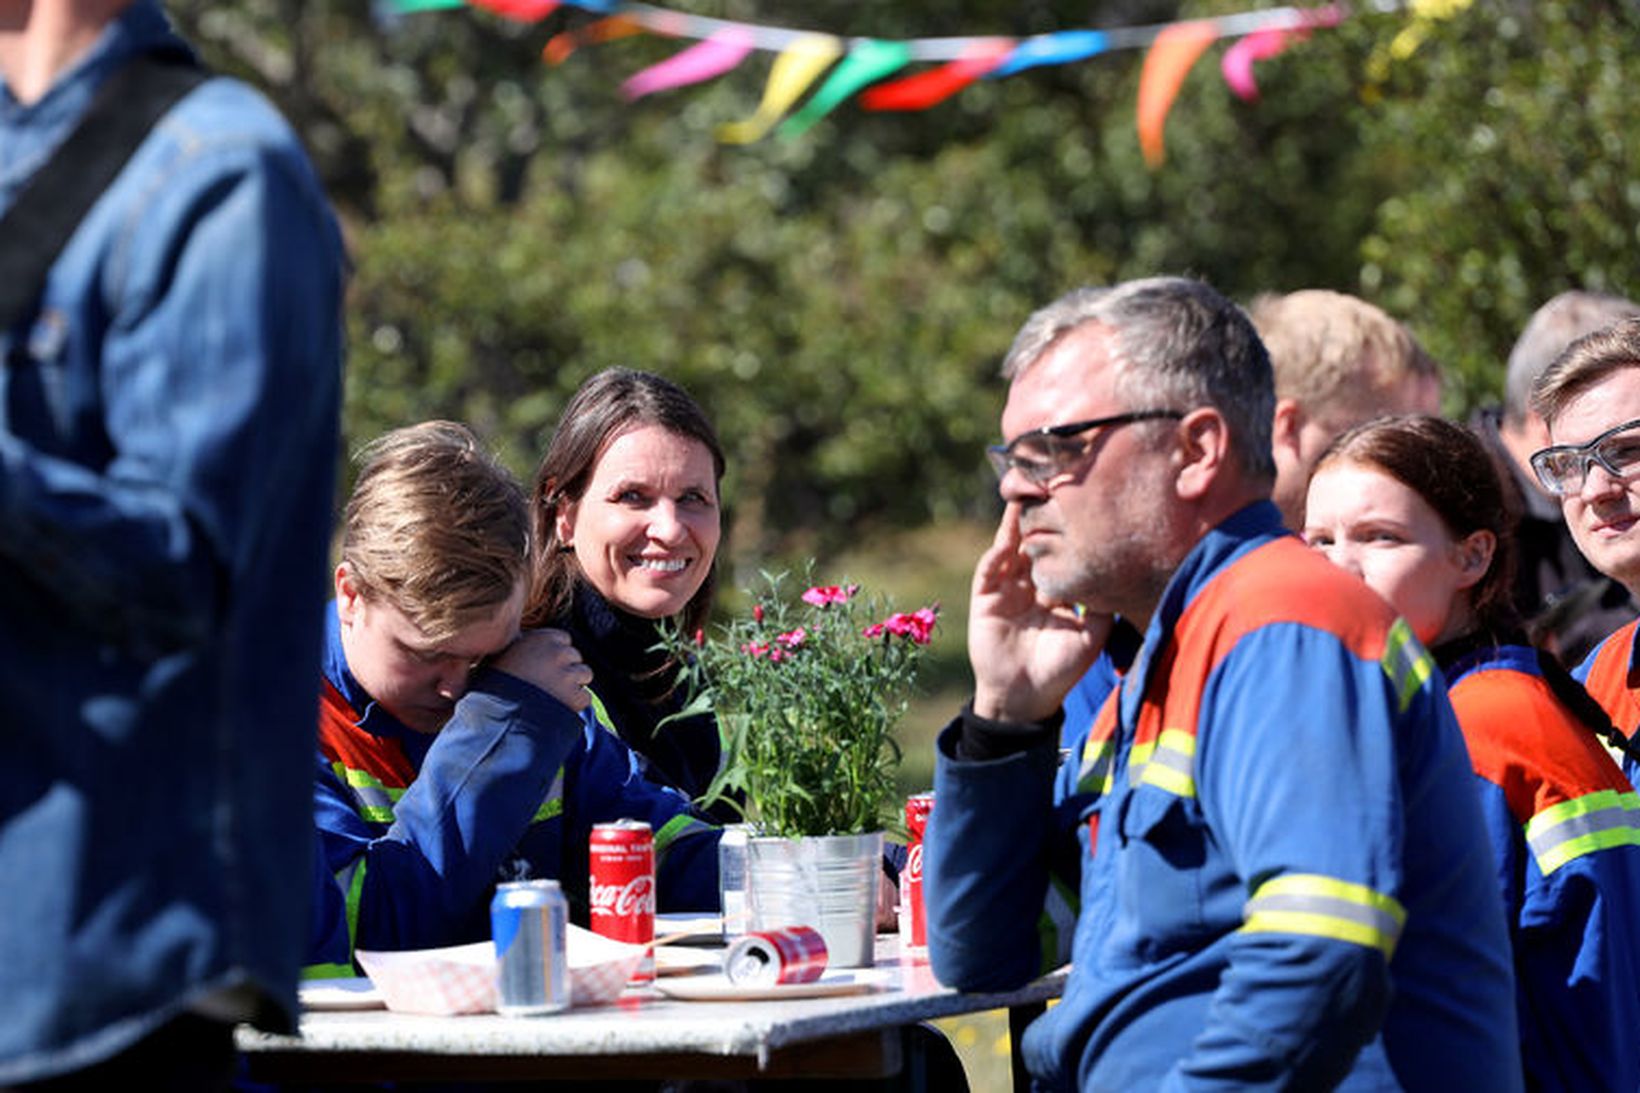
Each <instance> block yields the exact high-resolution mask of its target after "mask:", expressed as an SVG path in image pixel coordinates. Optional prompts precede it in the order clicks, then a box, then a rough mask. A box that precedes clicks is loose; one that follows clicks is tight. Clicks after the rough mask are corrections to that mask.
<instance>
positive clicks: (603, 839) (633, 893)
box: [588, 820, 655, 983]
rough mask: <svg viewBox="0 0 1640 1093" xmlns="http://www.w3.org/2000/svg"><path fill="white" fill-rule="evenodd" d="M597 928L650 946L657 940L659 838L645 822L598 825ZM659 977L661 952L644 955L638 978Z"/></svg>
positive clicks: (593, 899) (594, 868)
mask: <svg viewBox="0 0 1640 1093" xmlns="http://www.w3.org/2000/svg"><path fill="white" fill-rule="evenodd" d="M588 858H589V859H590V867H591V869H590V871H591V877H590V886H589V887H590V891H589V897H590V898H589V902H590V904H591V907H590V910H591V923H590V925H591V926H592V932H593V933H595V934H602V935H603V936H604V937H608V938H614V939H615V940H616V941H626V942H630V943H632V944H634V945H647V944H649V943H650V942H651V941H654V940H655V836H654V833H653V832H652V831H651V830H650V829H649V825H648V824H647V823H644V822H643V821H642V820H616V821H615V822H613V823H607V824H595V825H594V826H593V828H592V838H591V840H590V843H589V845H588ZM654 978H655V954H654V953H653V952H649V953H646V954H644V959H643V962H642V963H641V964H639V965H638V970H637V971H635V972H633V973H632V980H631V981H632V982H634V983H649V982H653V981H654Z"/></svg>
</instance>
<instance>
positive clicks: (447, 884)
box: [311, 605, 722, 963]
mask: <svg viewBox="0 0 1640 1093" xmlns="http://www.w3.org/2000/svg"><path fill="white" fill-rule="evenodd" d="M324 678H325V688H326V693H325V697H324V699H323V701H322V703H321V713H320V718H321V726H320V741H319V744H320V751H319V754H318V771H317V778H316V782H315V786H314V807H315V818H316V821H317V824H318V829H319V838H320V842H321V844H322V846H323V847H324V853H325V858H326V862H327V864H328V865H329V867H330V870H331V872H332V873H333V874H335V875H336V877H337V878H338V882H339V883H340V886H341V888H342V890H343V892H344V893H345V894H346V913H347V916H348V927H349V929H348V933H349V936H350V937H351V939H352V947H353V948H356V949H367V950H380V949H388V950H392V949H424V948H431V947H436V946H442V945H454V944H459V943H462V942H468V941H477V940H482V939H484V938H487V937H489V936H490V920H489V900H490V896H491V895H492V894H493V892H494V889H495V885H496V883H497V882H499V881H503V880H523V879H526V878H530V877H548V878H553V879H556V880H558V881H560V882H561V883H562V884H563V886H564V891H565V894H566V896H568V898H569V900H570V904H571V908H572V913H574V914H575V917H577V918H578V919H580V920H581V921H582V922H583V924H584V922H585V912H584V909H585V907H586V893H587V869H588V860H587V843H588V838H589V836H590V835H591V830H592V825H593V824H596V823H605V822H608V821H611V820H619V819H623V818H631V819H637V820H644V821H646V822H648V824H649V825H650V827H651V829H652V830H653V831H654V833H655V860H656V867H655V873H656V896H657V900H658V904H657V906H658V909H659V910H663V911H671V910H676V911H700V910H716V909H717V906H718V891H717V844H718V839H719V837H720V836H721V834H722V832H721V829H719V828H717V827H714V826H712V825H710V824H708V823H706V822H705V821H703V820H702V819H701V818H700V817H699V816H698V815H697V814H696V813H695V812H694V810H693V809H692V808H691V807H690V803H689V800H688V799H687V798H686V797H684V796H683V795H682V794H681V793H679V792H678V791H677V790H675V789H671V788H669V787H663V786H658V785H655V784H654V783H652V782H649V781H647V780H646V779H644V777H643V776H642V775H641V774H640V773H639V769H638V763H637V760H636V758H635V757H634V756H633V754H632V752H631V750H630V749H628V748H627V746H626V745H625V744H623V743H622V742H621V740H620V738H619V737H617V736H616V735H615V733H614V732H613V731H611V730H610V729H608V728H606V727H604V726H602V725H600V724H599V723H598V721H597V720H596V718H595V717H594V716H593V714H592V712H591V711H590V710H588V711H587V712H586V713H584V714H577V713H575V712H573V711H571V710H570V709H569V708H568V707H567V706H564V705H563V704H561V703H560V702H558V701H557V700H556V699H554V698H552V697H551V696H549V695H548V694H547V693H546V692H545V691H542V690H540V689H539V688H537V687H536V686H534V685H533V684H530V683H526V682H524V681H523V680H521V679H518V678H516V677H514V676H510V675H508V674H507V673H505V672H501V671H499V670H496V669H494V668H487V669H481V670H480V671H479V672H478V673H476V674H475V676H474V678H473V680H472V685H471V687H470V689H469V690H468V691H467V693H466V694H465V695H463V696H462V698H461V700H460V701H458V702H457V703H456V708H455V713H454V714H453V715H452V716H451V718H450V720H449V722H448V723H447V724H446V725H445V726H444V728H442V729H440V730H439V732H438V733H436V734H427V733H418V732H415V731H413V730H411V729H409V728H407V727H406V726H404V725H403V724H402V723H401V722H399V721H398V720H397V719H396V718H394V717H393V715H392V714H390V713H388V712H387V711H386V710H385V709H383V708H382V707H381V706H380V705H378V704H377V703H376V702H375V701H373V700H372V699H371V698H370V696H369V695H368V694H367V693H366V692H365V691H364V689H363V688H362V687H360V686H359V683H358V681H357V680H356V679H354V678H353V675H352V673H351V672H349V671H348V668H347V661H346V657H345V656H344V654H343V652H342V643H341V634H340V624H339V622H338V620H337V617H336V613H335V607H334V605H332V607H331V610H330V614H329V620H328V626H327V629H326V642H325V661H324ZM311 959H312V960H313V961H314V962H315V963H318V962H329V963H345V962H344V961H340V960H338V958H337V954H336V953H335V951H334V950H332V951H330V952H316V953H314V954H312V956H311Z"/></svg>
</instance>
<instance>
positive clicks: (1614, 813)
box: [1526, 789, 1640, 876]
mask: <svg viewBox="0 0 1640 1093" xmlns="http://www.w3.org/2000/svg"><path fill="white" fill-rule="evenodd" d="M1526 842H1527V844H1528V845H1529V846H1531V848H1532V856H1533V857H1534V858H1536V859H1537V863H1538V869H1539V870H1540V871H1541V872H1542V873H1543V875H1544V876H1548V875H1549V874H1550V873H1553V872H1554V871H1555V870H1556V869H1559V868H1560V867H1561V866H1563V865H1565V864H1566V863H1567V862H1569V861H1572V860H1573V859H1575V858H1580V857H1582V856H1583V855H1585V854H1592V853H1594V852H1595V851H1596V850H1607V849H1610V848H1611V847H1614V846H1640V792H1628V793H1620V792H1618V791H1617V790H1615V789H1602V790H1596V791H1595V792H1594V793H1589V794H1585V795H1584V796H1582V797H1574V798H1573V799H1572V800H1570V801H1562V802H1560V803H1559V804H1558V805H1553V806H1551V807H1549V808H1546V809H1544V810H1543V811H1542V812H1539V813H1538V814H1537V815H1536V816H1533V817H1532V818H1531V819H1530V820H1528V821H1527V822H1526Z"/></svg>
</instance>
